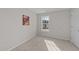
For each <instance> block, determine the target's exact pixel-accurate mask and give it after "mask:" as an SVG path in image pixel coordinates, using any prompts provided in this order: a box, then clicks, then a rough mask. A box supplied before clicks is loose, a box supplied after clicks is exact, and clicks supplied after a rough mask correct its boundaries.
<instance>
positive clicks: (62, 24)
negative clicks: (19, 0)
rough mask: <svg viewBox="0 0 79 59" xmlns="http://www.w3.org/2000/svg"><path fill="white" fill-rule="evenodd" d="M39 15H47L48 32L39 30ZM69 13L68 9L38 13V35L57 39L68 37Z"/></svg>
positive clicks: (67, 38) (66, 38)
mask: <svg viewBox="0 0 79 59" xmlns="http://www.w3.org/2000/svg"><path fill="white" fill-rule="evenodd" d="M40 16H49V17H50V20H49V32H43V31H41V30H40V28H41V27H40ZM69 17H70V14H69V10H63V11H56V12H51V13H44V14H38V19H39V20H38V35H42V36H48V37H52V38H57V39H65V40H69V39H70V20H69Z"/></svg>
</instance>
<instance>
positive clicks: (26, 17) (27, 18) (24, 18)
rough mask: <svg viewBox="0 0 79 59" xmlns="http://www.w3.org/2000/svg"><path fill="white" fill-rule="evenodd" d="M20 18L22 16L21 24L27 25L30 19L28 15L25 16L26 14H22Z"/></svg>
mask: <svg viewBox="0 0 79 59" xmlns="http://www.w3.org/2000/svg"><path fill="white" fill-rule="evenodd" d="M22 18H23V25H29V24H30V23H29V22H30V21H29V16H26V15H22Z"/></svg>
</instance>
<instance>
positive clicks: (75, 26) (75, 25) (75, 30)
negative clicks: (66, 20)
mask: <svg viewBox="0 0 79 59" xmlns="http://www.w3.org/2000/svg"><path fill="white" fill-rule="evenodd" d="M71 41H72V42H73V43H74V44H75V45H76V46H77V47H79V8H77V9H72V10H71Z"/></svg>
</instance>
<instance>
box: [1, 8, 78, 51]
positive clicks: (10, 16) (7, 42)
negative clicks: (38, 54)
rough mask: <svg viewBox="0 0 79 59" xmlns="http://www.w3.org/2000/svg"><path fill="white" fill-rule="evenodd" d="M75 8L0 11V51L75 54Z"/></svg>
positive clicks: (76, 19)
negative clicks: (71, 52) (64, 52)
mask: <svg viewBox="0 0 79 59" xmlns="http://www.w3.org/2000/svg"><path fill="white" fill-rule="evenodd" d="M78 22H79V8H0V51H79V23H78Z"/></svg>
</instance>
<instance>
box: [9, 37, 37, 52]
mask: <svg viewBox="0 0 79 59" xmlns="http://www.w3.org/2000/svg"><path fill="white" fill-rule="evenodd" d="M34 37H36V36H34ZM34 37H32V38H30V39H28V40H24V41H21V42H20V43H19V44H17V45H15V46H13V47H11V48H10V49H8V51H12V50H13V49H14V48H16V47H18V46H20V45H21V44H23V43H25V42H27V41H29V40H31V39H33V38H34Z"/></svg>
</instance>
